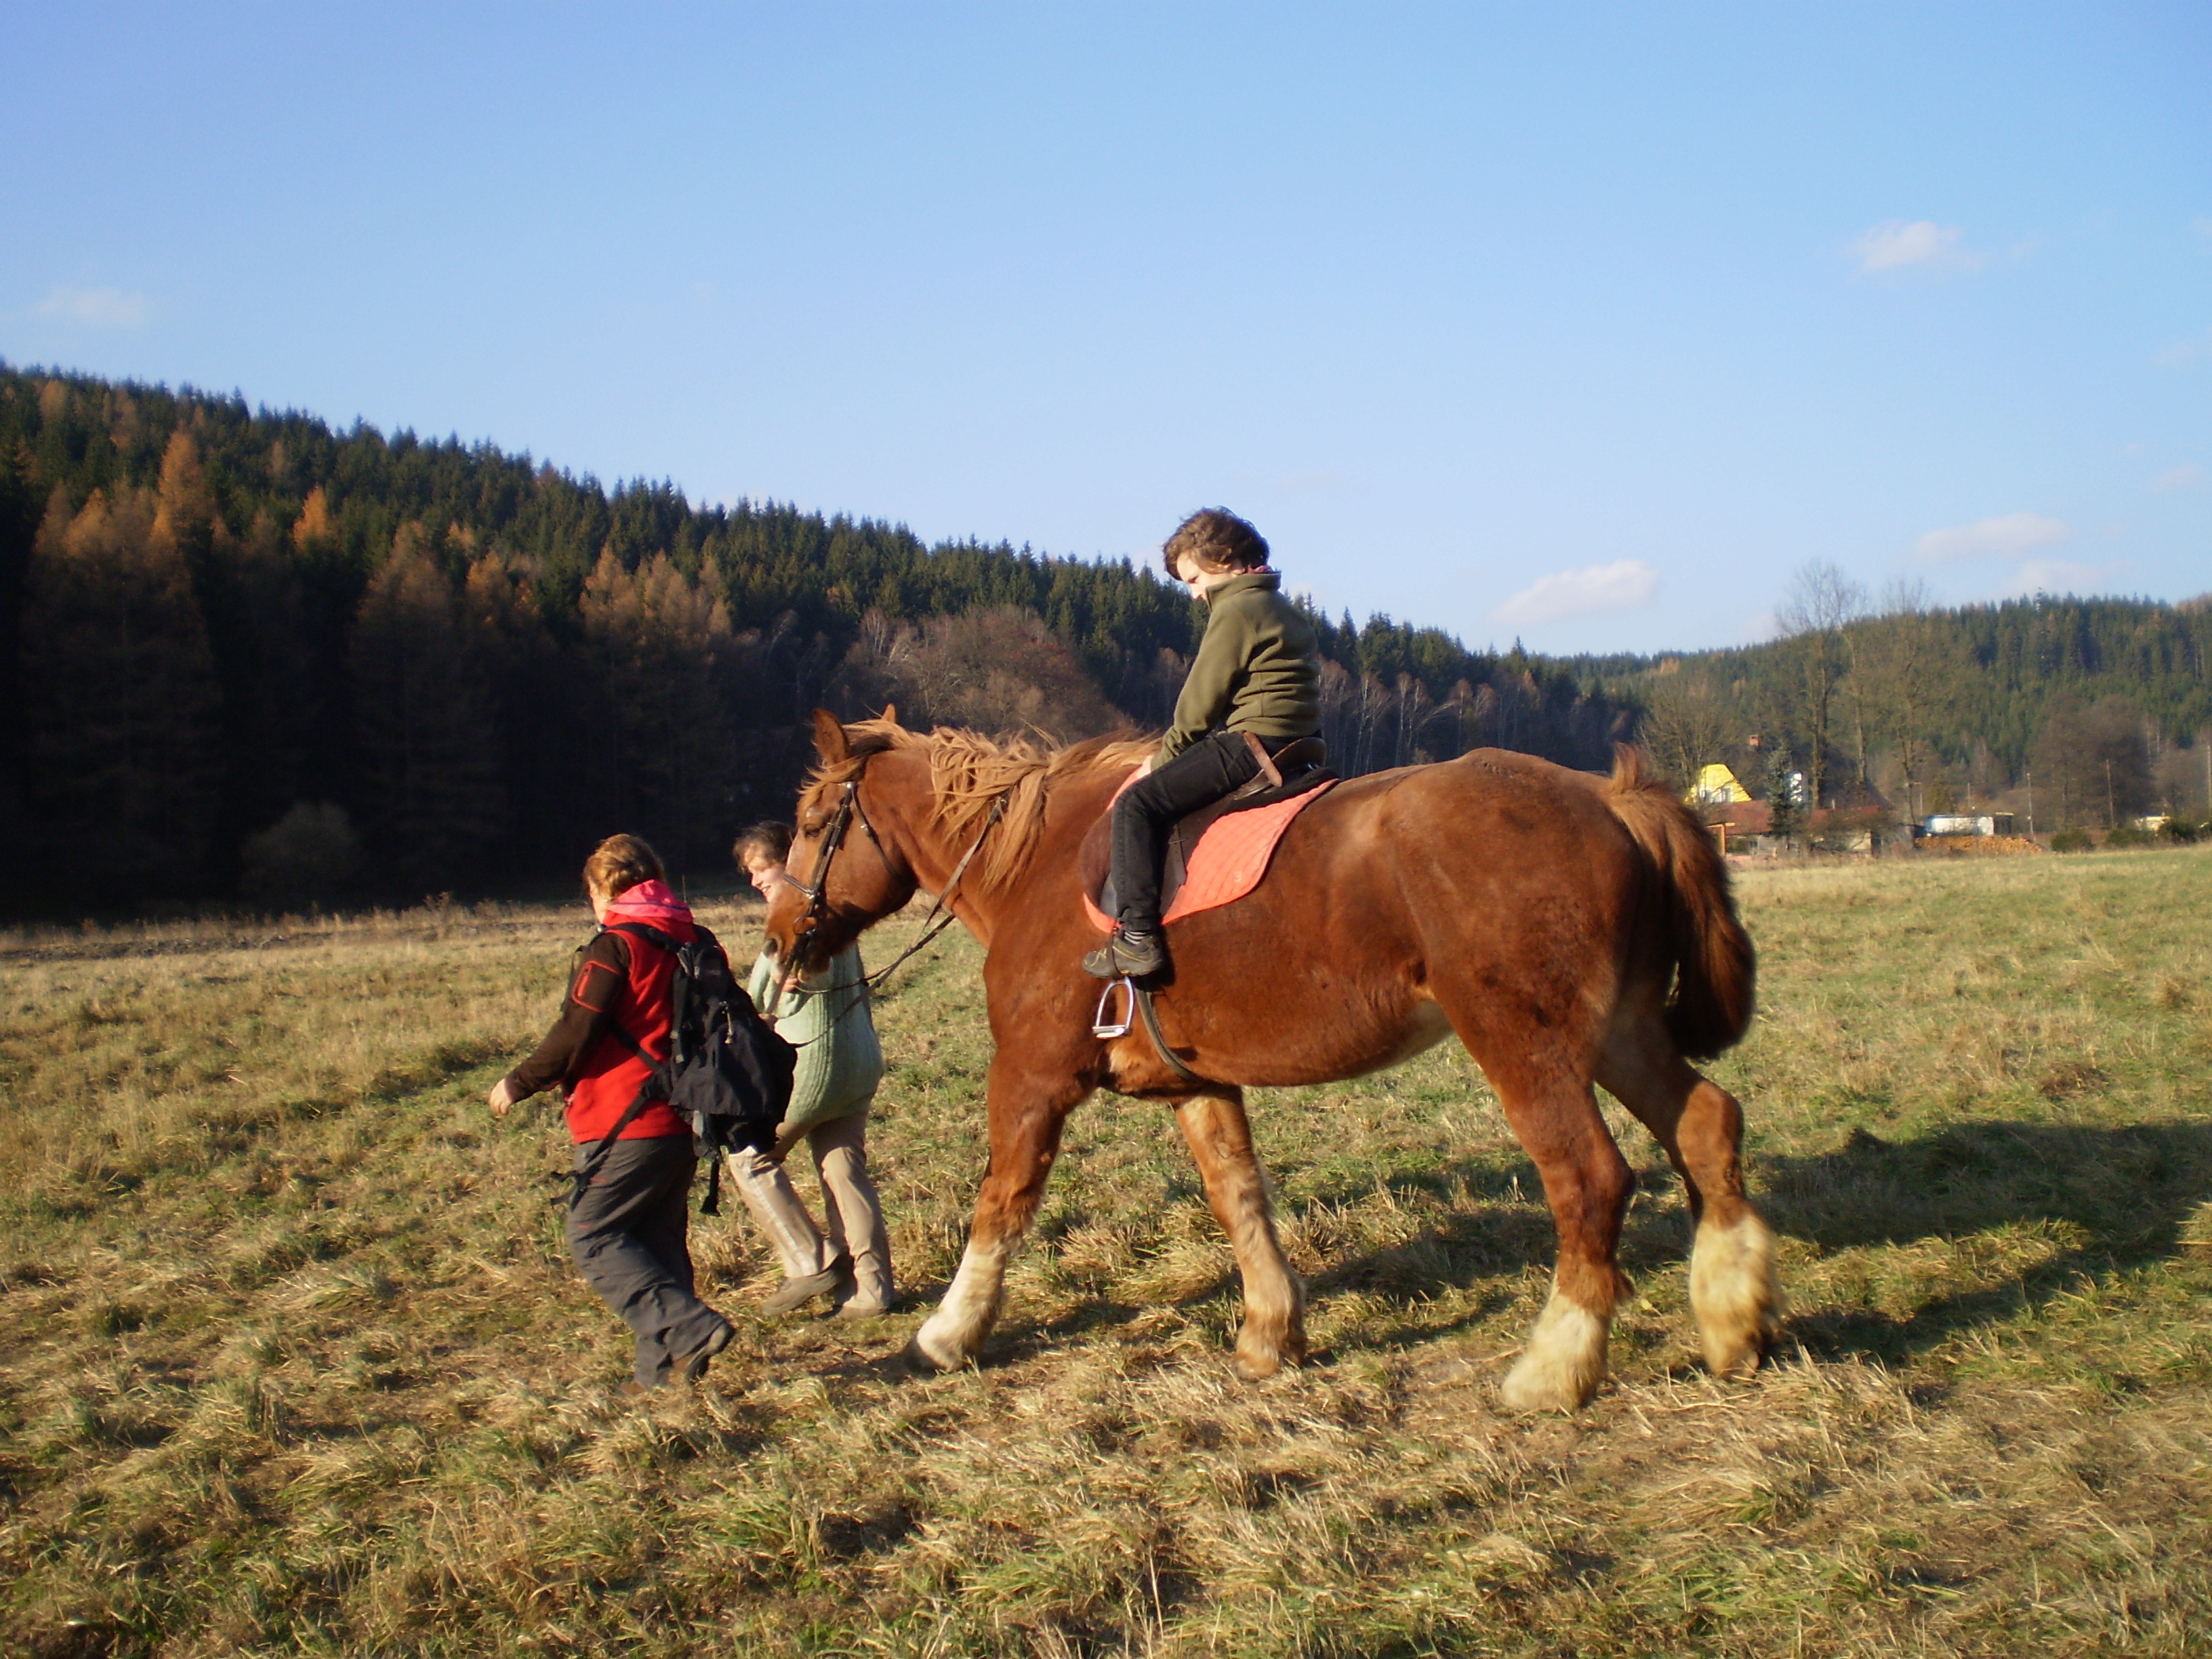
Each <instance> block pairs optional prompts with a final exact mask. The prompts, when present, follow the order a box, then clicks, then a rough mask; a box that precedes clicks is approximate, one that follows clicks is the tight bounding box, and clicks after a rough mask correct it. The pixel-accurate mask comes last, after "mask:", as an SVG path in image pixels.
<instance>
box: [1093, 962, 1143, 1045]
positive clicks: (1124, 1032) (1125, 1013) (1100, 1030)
mask: <svg viewBox="0 0 2212 1659" xmlns="http://www.w3.org/2000/svg"><path fill="white" fill-rule="evenodd" d="M1116 991H1119V992H1120V993H1121V1018H1120V1019H1119V1020H1116V1019H1115V1018H1113V1017H1112V1016H1111V1015H1109V1013H1108V1012H1106V1006H1107V1004H1108V1003H1109V1002H1110V1001H1111V1000H1113V996H1114V993H1115V992H1116ZM1136 1008H1137V987H1135V986H1133V985H1132V984H1130V983H1129V976H1128V975H1127V974H1124V975H1121V978H1119V979H1109V980H1108V981H1106V983H1105V984H1103V985H1102V986H1101V987H1098V1006H1097V1007H1096V1008H1094V1009H1092V1010H1091V1036H1095V1037H1119V1036H1128V1035H1129V1017H1130V1016H1131V1015H1132V1014H1133V1013H1134V1012H1136Z"/></svg>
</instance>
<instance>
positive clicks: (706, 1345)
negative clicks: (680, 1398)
mask: <svg viewBox="0 0 2212 1659" xmlns="http://www.w3.org/2000/svg"><path fill="white" fill-rule="evenodd" d="M736 1334H737V1330H736V1328H735V1327H734V1326H732V1325H731V1324H730V1323H729V1322H727V1321H726V1320H725V1321H724V1322H722V1323H721V1324H720V1325H719V1326H717V1327H716V1328H715V1329H714V1334H713V1335H712V1336H710V1337H708V1339H707V1340H706V1341H705V1342H703V1343H702V1344H701V1345H700V1346H698V1347H696V1348H694V1349H693V1350H692V1351H691V1352H690V1353H687V1354H685V1355H684V1356H683V1357H682V1358H679V1359H678V1361H677V1362H676V1374H677V1376H680V1377H682V1378H683V1379H684V1381H685V1382H686V1383H696V1382H697V1381H698V1380H699V1379H700V1378H701V1377H702V1376H706V1374H707V1365H708V1362H709V1361H710V1360H712V1359H713V1358H714V1356H715V1355H716V1354H718V1353H720V1352H721V1351H722V1350H723V1349H725V1348H726V1347H728V1346H730V1339H731V1338H732V1336H734V1335H736Z"/></svg>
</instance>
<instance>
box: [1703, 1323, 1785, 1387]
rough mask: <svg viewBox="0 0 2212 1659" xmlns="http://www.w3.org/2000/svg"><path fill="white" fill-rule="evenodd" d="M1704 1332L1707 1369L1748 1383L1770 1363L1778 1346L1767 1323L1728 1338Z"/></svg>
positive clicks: (1730, 1378)
mask: <svg viewBox="0 0 2212 1659" xmlns="http://www.w3.org/2000/svg"><path fill="white" fill-rule="evenodd" d="M1703 1336H1704V1339H1705V1343H1704V1346H1705V1369H1706V1370H1709V1371H1711V1373H1712V1374H1713V1375H1714V1376H1717V1377H1720V1378H1722V1379H1723V1380H1724V1381H1727V1382H1729V1383H1748V1382H1749V1381H1750V1380H1751V1379H1752V1377H1753V1376H1754V1375H1755V1374H1756V1373H1757V1371H1758V1370H1759V1367H1760V1366H1761V1365H1763V1364H1765V1363H1766V1357H1767V1355H1768V1353H1769V1352H1771V1350H1772V1348H1773V1345H1774V1333H1773V1332H1771V1330H1769V1329H1768V1328H1765V1326H1763V1325H1762V1326H1760V1327H1758V1328H1755V1329H1753V1330H1752V1331H1751V1332H1749V1333H1738V1334H1732V1335H1731V1336H1728V1337H1723V1336H1720V1335H1718V1334H1716V1333H1714V1332H1711V1331H1706V1332H1705V1333H1703Z"/></svg>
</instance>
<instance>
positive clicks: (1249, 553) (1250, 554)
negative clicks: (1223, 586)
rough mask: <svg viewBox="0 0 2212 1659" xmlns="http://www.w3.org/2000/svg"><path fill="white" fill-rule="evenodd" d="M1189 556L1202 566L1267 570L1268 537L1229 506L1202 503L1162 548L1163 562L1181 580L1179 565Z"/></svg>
mask: <svg viewBox="0 0 2212 1659" xmlns="http://www.w3.org/2000/svg"><path fill="white" fill-rule="evenodd" d="M1186 556H1188V558H1189V560H1190V562H1192V563H1193V564H1194V565H1196V566H1197V567H1198V568H1200V570H1208V571H1220V570H1264V569H1266V568H1267V538H1266V537H1265V536H1262V535H1261V533H1260V532H1258V531H1256V530H1255V529H1253V528H1252V526H1251V525H1250V524H1249V522H1248V521H1246V520H1243V519H1240V518H1238V517H1237V515H1236V514H1235V513H1231V511H1230V510H1229V509H1228V508H1227V507H1201V508H1200V510H1199V511H1198V512H1195V513H1192V514H1191V515H1190V517H1188V519H1185V520H1183V521H1182V523H1181V524H1179V525H1177V526H1176V531H1175V534H1174V535H1172V536H1170V537H1169V538H1167V541H1166V543H1165V544H1164V545H1163V546H1162V547H1161V549H1160V562H1162V563H1163V564H1164V565H1166V566H1167V571H1168V574H1169V575H1170V576H1172V577H1174V578H1175V580H1177V581H1181V580H1182V573H1181V572H1179V571H1178V570H1176V563H1177V562H1179V561H1180V560H1182V559H1183V558H1184V557H1186Z"/></svg>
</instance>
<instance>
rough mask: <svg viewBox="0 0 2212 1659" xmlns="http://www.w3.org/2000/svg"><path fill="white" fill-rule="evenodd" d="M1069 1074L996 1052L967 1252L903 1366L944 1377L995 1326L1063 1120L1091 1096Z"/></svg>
mask: <svg viewBox="0 0 2212 1659" xmlns="http://www.w3.org/2000/svg"><path fill="white" fill-rule="evenodd" d="M1090 1092H1091V1085H1090V1084H1088V1083H1085V1082H1082V1081H1080V1080H1079V1079H1077V1078H1076V1077H1075V1076H1074V1075H1073V1071H1072V1070H1071V1071H1070V1072H1068V1073H1062V1074H1060V1075H1059V1076H1057V1077H1054V1076H1049V1075H1042V1074H1040V1073H1039V1071H1038V1070H1037V1068H1036V1066H1035V1064H1034V1063H1030V1064H1023V1063H1021V1062H1018V1061H1011V1060H1009V1059H1008V1058H1007V1054H1006V1050H1004V1049H1001V1050H1000V1053H999V1054H998V1056H997V1057H996V1058H995V1059H994V1060H992V1062H991V1081H990V1091H989V1096H990V1115H991V1168H990V1170H989V1172H988V1173H987V1175H985V1176H984V1177H983V1190H982V1191H981V1193H980V1194H977V1195H976V1199H975V1222H974V1224H973V1225H971V1226H970V1227H969V1230H968V1248H967V1249H965V1250H964V1251H963V1252H962V1253H961V1256H960V1271H959V1272H957V1273H955V1274H953V1276H952V1285H951V1288H950V1289H948V1290H947V1291H945V1300H944V1301H942V1302H940V1303H939V1304H938V1307H937V1311H936V1312H935V1313H933V1314H932V1315H930V1316H929V1317H928V1319H927V1321H925V1322H923V1324H922V1327H921V1329H920V1330H918V1331H916V1332H915V1334H914V1340H913V1341H912V1342H911V1343H909V1344H908V1346H907V1356H908V1358H909V1359H912V1360H914V1361H915V1363H917V1364H922V1365H927V1366H929V1367H931V1368H932V1369H933V1370H940V1371H949V1370H955V1369H956V1368H957V1367H959V1366H962V1365H965V1364H969V1363H970V1362H971V1361H972V1360H974V1358H975V1356H976V1354H977V1353H978V1352H981V1349H982V1346H983V1339H984V1338H985V1337H987V1336H988V1335H989V1334H991V1327H992V1326H994V1325H995V1324H996V1323H998V1320H999V1308H1000V1303H1001V1302H1002V1301H1003V1300H1004V1297H1005V1295H1006V1262H1007V1261H1008V1260H1009V1259H1010V1258H1011V1257H1012V1255H1013V1253H1014V1250H1015V1248H1016V1247H1017V1246H1018V1245H1019V1244H1020V1243H1021V1242H1022V1235H1023V1234H1024V1233H1026V1232H1027V1231H1029V1226H1030V1219H1031V1218H1033V1217H1034V1216H1035V1215H1036V1206H1037V1200H1038V1199H1040V1198H1041V1197H1042V1196H1043V1194H1044V1183H1045V1177H1046V1176H1049V1175H1050V1174H1051V1173H1052V1163H1053V1160H1054V1158H1057V1157H1059V1156H1060V1127H1061V1126H1062V1125H1063V1124H1065V1123H1066V1121H1067V1115H1068V1113H1069V1112H1071V1111H1073V1109H1075V1107H1076V1106H1077V1105H1078V1104H1079V1103H1080V1102H1081V1101H1082V1100H1083V1098H1084V1097H1085V1096H1086V1095H1088V1094H1089V1093H1090Z"/></svg>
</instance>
